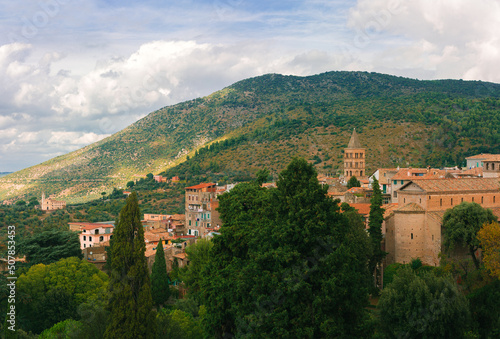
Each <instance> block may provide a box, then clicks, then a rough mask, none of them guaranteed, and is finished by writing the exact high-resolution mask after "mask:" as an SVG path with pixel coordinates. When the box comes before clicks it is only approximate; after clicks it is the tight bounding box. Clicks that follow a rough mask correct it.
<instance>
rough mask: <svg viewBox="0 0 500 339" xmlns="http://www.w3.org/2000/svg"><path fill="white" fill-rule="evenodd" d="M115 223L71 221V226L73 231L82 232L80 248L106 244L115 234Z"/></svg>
mask: <svg viewBox="0 0 500 339" xmlns="http://www.w3.org/2000/svg"><path fill="white" fill-rule="evenodd" d="M114 227H115V226H114V224H113V223H89V222H80V223H70V224H69V228H70V230H72V231H79V232H81V233H80V235H79V237H80V248H81V249H84V248H88V247H99V246H104V245H105V243H107V242H108V241H109V240H110V239H111V238H112V236H113V229H114Z"/></svg>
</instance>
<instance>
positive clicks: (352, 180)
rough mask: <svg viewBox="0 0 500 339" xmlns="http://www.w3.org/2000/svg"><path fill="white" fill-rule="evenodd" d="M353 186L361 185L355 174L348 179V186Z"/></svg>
mask: <svg viewBox="0 0 500 339" xmlns="http://www.w3.org/2000/svg"><path fill="white" fill-rule="evenodd" d="M353 187H361V183H360V182H359V180H358V179H357V178H356V177H355V176H354V175H353V176H352V177H351V178H350V179H349V181H347V188H353Z"/></svg>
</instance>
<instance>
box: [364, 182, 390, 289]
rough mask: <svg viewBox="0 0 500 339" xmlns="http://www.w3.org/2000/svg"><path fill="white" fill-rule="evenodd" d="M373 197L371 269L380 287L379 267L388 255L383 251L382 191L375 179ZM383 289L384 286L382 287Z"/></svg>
mask: <svg viewBox="0 0 500 339" xmlns="http://www.w3.org/2000/svg"><path fill="white" fill-rule="evenodd" d="M372 188H373V195H372V198H371V199H370V214H369V219H368V227H369V228H368V234H369V235H370V242H371V247H372V255H371V257H370V262H369V269H370V272H371V273H373V275H374V282H375V287H377V286H379V281H378V280H379V279H378V277H379V272H378V269H377V268H378V266H379V265H380V263H381V262H382V260H383V259H384V258H385V256H386V255H387V253H386V252H384V251H382V248H381V243H382V239H383V236H382V223H383V222H384V209H383V208H382V191H381V190H380V185H379V183H378V180H377V179H376V178H375V179H374V180H373V183H372ZM380 287H382V286H380Z"/></svg>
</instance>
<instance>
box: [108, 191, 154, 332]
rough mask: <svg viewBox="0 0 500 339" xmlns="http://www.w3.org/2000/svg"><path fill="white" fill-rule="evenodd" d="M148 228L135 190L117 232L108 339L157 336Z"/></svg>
mask: <svg viewBox="0 0 500 339" xmlns="http://www.w3.org/2000/svg"><path fill="white" fill-rule="evenodd" d="M145 250H146V244H145V242H144V230H143V227H142V224H141V212H140V209H139V205H138V203H137V194H135V193H132V194H131V195H130V196H129V197H128V198H127V203H126V205H125V207H123V209H122V211H121V212H120V216H119V218H118V222H117V225H116V227H115V228H114V231H113V245H112V248H111V253H112V257H113V260H112V264H111V274H110V283H109V299H108V310H109V312H110V317H109V322H108V326H107V328H106V332H105V336H104V337H105V338H154V336H155V321H154V317H155V316H154V313H153V311H152V306H153V301H152V298H151V287H150V278H149V272H148V267H147V263H146V257H145V256H144V252H145Z"/></svg>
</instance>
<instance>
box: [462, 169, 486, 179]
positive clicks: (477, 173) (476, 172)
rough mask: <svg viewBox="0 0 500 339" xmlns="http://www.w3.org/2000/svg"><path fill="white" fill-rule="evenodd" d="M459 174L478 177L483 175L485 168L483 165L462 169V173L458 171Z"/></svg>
mask: <svg viewBox="0 0 500 339" xmlns="http://www.w3.org/2000/svg"><path fill="white" fill-rule="evenodd" d="M457 175H458V176H461V175H475V176H477V177H482V176H483V168H482V167H474V168H471V169H469V170H466V171H462V172H460V173H457Z"/></svg>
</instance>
